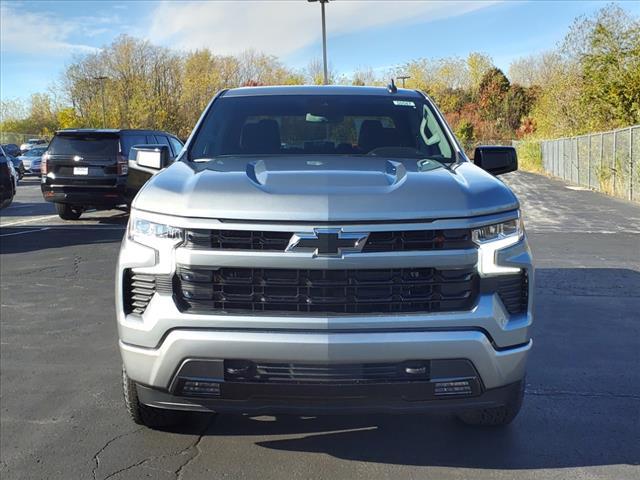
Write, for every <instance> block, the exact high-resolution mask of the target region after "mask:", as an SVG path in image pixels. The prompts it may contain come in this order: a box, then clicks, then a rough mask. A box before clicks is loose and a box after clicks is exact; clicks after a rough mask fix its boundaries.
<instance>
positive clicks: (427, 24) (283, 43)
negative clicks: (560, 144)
mask: <svg viewBox="0 0 640 480" xmlns="http://www.w3.org/2000/svg"><path fill="white" fill-rule="evenodd" d="M607 3H608V2H601V1H592V2H589V1H566V2H562V1H553V2H546V1H513V0H511V1H487V2H483V1H472V2H471V1H467V2H423V1H419V0H395V1H383V0H371V1H366V0H334V1H332V2H331V3H329V5H328V6H327V25H328V35H329V48H328V50H329V58H330V62H331V64H332V66H333V68H334V69H335V70H337V71H338V72H340V73H350V72H352V71H353V70H354V69H356V68H358V67H371V68H374V69H378V70H380V71H384V70H386V69H388V68H389V67H391V66H393V65H398V64H402V63H403V62H405V61H407V60H410V59H413V58H419V57H432V58H439V57H448V56H460V57H465V56H466V55H467V54H468V53H469V52H472V51H478V52H482V53H485V54H488V55H490V56H491V57H492V58H493V60H494V62H495V64H496V65H497V66H498V67H500V68H502V69H504V70H505V72H506V71H507V70H508V67H509V64H510V63H511V61H512V60H514V59H516V58H518V57H521V56H525V55H529V54H532V53H536V52H541V51H545V50H548V49H551V48H553V47H554V46H555V45H556V44H557V43H558V42H559V41H561V40H562V38H563V37H564V35H565V33H566V32H567V29H568V27H569V26H570V25H571V23H572V22H573V20H574V18H575V17H577V16H579V15H582V14H587V15H588V14H591V13H593V12H595V11H596V10H598V9H600V8H602V7H603V6H605V5H606V4H607ZM621 4H622V6H623V7H624V8H625V9H626V10H627V11H629V12H631V13H633V14H635V15H640V2H637V1H635V2H634V1H628V2H621ZM0 8H1V12H0V21H1V24H0V47H1V57H0V75H1V76H0V96H1V97H2V98H3V99H7V98H16V97H28V96H29V95H30V94H31V93H35V92H39V91H45V90H46V89H47V87H48V86H49V85H51V84H52V82H54V81H56V80H58V79H59V78H60V75H61V73H62V71H63V70H64V68H65V66H66V65H67V64H68V63H69V62H71V61H72V60H73V58H74V56H77V55H82V54H84V53H87V52H92V51H97V49H99V48H100V47H101V46H103V45H105V44H108V43H110V42H111V41H112V40H113V39H114V38H115V37H116V36H118V35H119V34H122V33H126V34H129V35H132V36H136V37H140V38H146V39H149V40H150V41H152V42H153V43H156V44H159V45H164V46H168V47H171V48H176V49H179V50H190V49H194V48H199V47H208V48H211V49H212V50H213V51H214V52H216V53H224V54H233V53H239V52H240V51H242V50H245V49H255V50H261V51H265V52H266V53H270V54H274V55H277V56H279V57H280V59H281V60H283V61H284V62H285V63H286V64H287V65H289V66H292V67H296V68H302V67H304V66H305V65H306V64H307V63H308V61H309V59H310V58H313V57H319V56H320V55H321V45H320V12H319V6H318V4H309V3H307V2H306V0H283V1H268V0H260V1H233V2H224V1H205V2H202V1H186V2H177V1H168V2H161V1H123V0H117V1H107V0H105V1H11V0H2V3H1V6H0Z"/></svg>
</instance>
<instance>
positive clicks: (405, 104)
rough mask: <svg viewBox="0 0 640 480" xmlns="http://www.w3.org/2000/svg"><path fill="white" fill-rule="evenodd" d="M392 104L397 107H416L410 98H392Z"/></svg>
mask: <svg viewBox="0 0 640 480" xmlns="http://www.w3.org/2000/svg"><path fill="white" fill-rule="evenodd" d="M393 104H394V105H396V106H398V107H413V108H416V104H415V103H414V102H412V101H411V100H394V101H393Z"/></svg>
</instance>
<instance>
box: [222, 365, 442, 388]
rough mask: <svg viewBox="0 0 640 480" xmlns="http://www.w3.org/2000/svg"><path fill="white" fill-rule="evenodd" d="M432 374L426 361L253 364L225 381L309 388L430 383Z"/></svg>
mask: <svg viewBox="0 0 640 480" xmlns="http://www.w3.org/2000/svg"><path fill="white" fill-rule="evenodd" d="M232 364H233V361H231V362H229V361H225V372H228V370H229V369H228V368H227V365H232ZM429 370H430V369H429V361H426V360H416V361H407V362H402V363H365V364H346V365H318V364H300V363H261V362H258V363H255V364H253V363H252V364H250V366H249V367H248V370H247V372H246V373H245V374H243V375H233V374H229V373H225V381H227V382H266V383H305V384H309V383H324V384H327V383H332V384H339V383H387V382H407V381H428V380H429V373H430V372H429ZM408 371H409V372H411V373H408Z"/></svg>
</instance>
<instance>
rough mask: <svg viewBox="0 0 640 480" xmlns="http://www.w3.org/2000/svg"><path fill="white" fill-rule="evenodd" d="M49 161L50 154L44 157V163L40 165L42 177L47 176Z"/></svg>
mask: <svg viewBox="0 0 640 480" xmlns="http://www.w3.org/2000/svg"><path fill="white" fill-rule="evenodd" d="M47 160H49V154H48V153H45V154H43V155H42V161H41V163H40V174H41V175H46V174H47Z"/></svg>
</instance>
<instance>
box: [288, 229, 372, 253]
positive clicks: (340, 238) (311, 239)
mask: <svg viewBox="0 0 640 480" xmlns="http://www.w3.org/2000/svg"><path fill="white" fill-rule="evenodd" d="M368 237H369V234H368V233H352V232H343V231H342V230H340V229H319V228H318V229H315V230H314V232H313V233H294V234H293V236H292V237H291V240H290V241H289V245H288V246H287V249H286V250H285V251H286V252H310V253H312V254H313V255H314V256H316V257H340V256H342V255H343V254H344V253H353V252H361V251H362V248H363V247H364V244H365V243H366V242H367V238H368Z"/></svg>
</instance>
